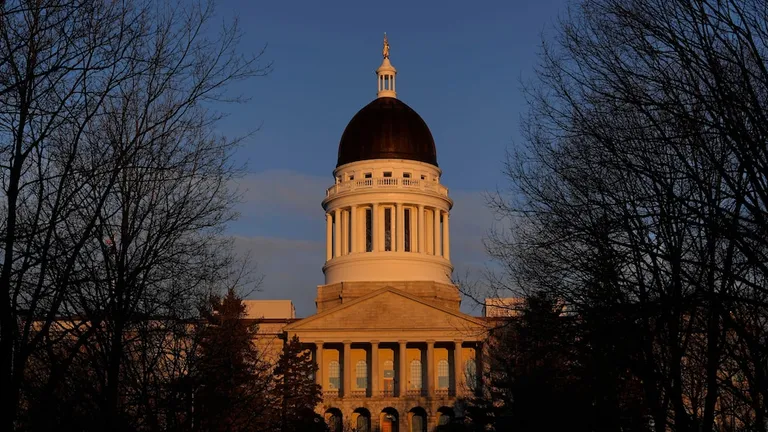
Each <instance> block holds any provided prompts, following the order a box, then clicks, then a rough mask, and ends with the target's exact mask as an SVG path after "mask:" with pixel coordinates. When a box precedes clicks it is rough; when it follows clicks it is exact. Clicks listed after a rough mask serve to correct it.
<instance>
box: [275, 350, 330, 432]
mask: <svg viewBox="0 0 768 432" xmlns="http://www.w3.org/2000/svg"><path fill="white" fill-rule="evenodd" d="M316 372H317V365H316V364H315V361H314V359H313V358H312V354H311V352H310V351H308V350H307V349H306V348H304V347H303V346H302V345H301V342H300V341H299V338H298V337H297V336H294V337H293V338H292V339H290V340H287V341H285V344H284V345H283V352H282V354H281V355H280V359H279V360H278V362H277V366H276V367H275V369H274V371H273V379H274V383H275V391H274V393H273V395H274V397H275V402H276V403H275V405H274V406H275V409H276V410H278V413H279V416H277V417H278V419H277V420H278V421H279V429H280V430H281V431H282V432H289V431H290V432H293V431H297V432H298V431H312V430H318V431H322V430H325V429H326V428H325V422H324V421H322V418H320V417H318V416H317V415H316V414H315V412H314V409H315V406H317V404H318V403H320V401H321V400H322V393H321V387H320V385H319V384H317V383H316V382H315V373H316ZM276 423H277V422H276ZM275 426H278V425H275Z"/></svg>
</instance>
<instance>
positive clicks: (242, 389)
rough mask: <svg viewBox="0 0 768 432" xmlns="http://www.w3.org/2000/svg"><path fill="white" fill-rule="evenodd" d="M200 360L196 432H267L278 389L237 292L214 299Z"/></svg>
mask: <svg viewBox="0 0 768 432" xmlns="http://www.w3.org/2000/svg"><path fill="white" fill-rule="evenodd" d="M203 316H204V318H205V323H204V324H203V325H202V327H201V328H200V331H199V340H198V343H199V345H200V349H199V357H198V358H197V359H196V361H194V363H193V367H194V372H193V385H194V386H195V393H194V409H195V413H194V429H195V430H200V431H206V432H207V431H227V432H239V431H256V430H263V424H264V419H265V414H266V410H267V407H268V406H269V405H270V403H269V397H268V395H269V394H270V390H271V387H272V381H271V376H270V374H269V364H267V363H266V362H265V361H264V360H263V359H262V358H261V357H260V353H259V351H258V350H257V347H256V344H255V343H254V342H253V339H254V335H255V333H256V330H257V325H256V324H255V323H252V322H249V321H248V320H246V319H244V318H245V305H244V304H243V302H242V299H240V298H239V297H238V296H237V294H236V293H235V292H234V290H231V289H230V290H229V291H228V292H227V295H226V296H225V297H224V298H223V299H220V298H218V297H215V296H214V297H212V298H211V299H210V301H209V304H208V305H207V307H206V308H205V309H204V311H203Z"/></svg>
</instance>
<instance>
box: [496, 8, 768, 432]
mask: <svg viewBox="0 0 768 432" xmlns="http://www.w3.org/2000/svg"><path fill="white" fill-rule="evenodd" d="M766 6H768V5H766V3H765V2H764V1H758V0H750V1H717V2H715V1H708V0H671V1H666V0H665V1H661V0H636V1H631V2H623V1H618V0H585V1H582V2H580V3H579V4H578V5H576V7H575V9H574V10H572V11H571V12H570V14H569V15H568V17H567V18H566V19H565V20H563V22H562V23H561V24H560V26H559V32H558V37H557V39H556V40H555V43H554V44H545V45H544V47H543V48H544V50H543V56H542V63H541V67H540V68H539V70H538V71H537V74H538V81H537V83H535V84H534V85H533V86H532V87H531V88H530V89H529V93H528V94H529V95H530V102H531V111H530V116H529V117H528V118H527V119H526V121H525V123H524V132H525V141H526V144H527V145H526V148H525V149H523V150H521V151H520V152H518V153H516V154H513V155H511V156H510V160H509V165H508V170H507V174H508V175H509V176H510V178H511V179H512V180H513V187H512V190H511V193H510V194H509V195H501V194H500V195H499V196H498V197H497V198H496V199H495V200H494V202H493V205H494V206H495V208H496V209H497V210H498V211H499V212H500V214H502V215H503V216H506V217H508V218H509V219H510V220H511V221H512V222H513V224H514V228H513V229H512V230H510V231H507V232H502V233H498V234H497V235H496V236H495V237H493V238H492V239H491V242H490V250H491V252H492V254H494V255H495V256H496V257H498V258H499V259H501V260H502V261H503V262H504V263H505V264H506V266H505V267H504V268H505V269H506V270H508V271H509V277H510V278H513V279H514V280H515V283H516V284H517V285H518V286H520V287H521V288H523V289H524V290H528V291H546V292H550V293H552V294H554V295H555V296H557V298H560V299H562V300H563V301H564V302H565V303H566V304H567V307H568V308H569V309H570V310H571V311H572V312H574V313H577V314H579V315H580V316H583V317H585V319H584V320H583V321H582V322H583V326H584V327H583V331H585V332H588V333H589V332H594V331H596V330H600V329H601V328H607V327H614V328H618V329H621V331H620V332H619V333H618V334H617V336H619V337H621V336H620V335H622V334H624V335H626V336H624V337H631V338H632V339H633V345H632V347H633V348H634V349H632V350H630V351H628V352H626V353H625V354H624V355H625V360H626V362H627V365H628V367H629V368H630V370H631V372H632V374H633V376H635V377H637V378H639V379H640V380H641V381H642V383H643V387H644V393H645V395H644V396H645V401H646V402H645V403H647V404H648V408H649V410H650V412H651V413H652V417H653V422H652V423H653V424H654V425H655V426H654V427H655V429H656V430H658V431H662V430H668V429H671V430H680V431H682V430H691V431H692V430H707V431H710V430H714V429H716V428H717V429H720V430H738V429H739V428H741V429H744V430H764V429H765V421H764V420H765V411H766V405H765V401H766V396H768V394H767V393H765V376H766V375H765V372H766V369H765V368H766V359H767V358H766V356H765V354H766V352H765V349H764V348H762V347H763V346H764V344H763V343H762V342H758V341H765V340H766V338H765V336H766V325H765V312H766V308H765V307H766V303H765V294H766V288H768V287H767V286H766V285H765V281H766V275H768V272H767V271H766V270H768V267H766V263H768V259H767V258H768V255H767V254H768V236H765V235H764V233H765V232H766V229H768V225H766V214H768V213H766V209H768V200H766V198H768V194H766V190H767V189H766V186H767V185H768V183H767V182H766V179H767V178H768V176H767V175H766V174H768V152H767V151H766V146H765V136H766V133H765V132H766V131H765V128H766V123H765V122H764V119H765V114H766V111H765V108H766V103H767V102H768V100H766V95H768V93H767V92H766V90H768V87H766V84H768V68H766V63H767V62H766V59H767V58H766V54H765V53H766V41H768V29H766V27H765V22H766V17H767V15H766V13H768V12H766V11H768V7H766ZM589 317H602V319H597V320H595V319H594V318H593V319H591V320H590V319H589ZM606 318H608V319H606Z"/></svg>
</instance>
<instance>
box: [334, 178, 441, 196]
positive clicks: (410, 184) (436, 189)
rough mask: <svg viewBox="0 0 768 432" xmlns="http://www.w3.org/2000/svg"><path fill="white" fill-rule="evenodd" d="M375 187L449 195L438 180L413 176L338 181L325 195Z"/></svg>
mask: <svg viewBox="0 0 768 432" xmlns="http://www.w3.org/2000/svg"><path fill="white" fill-rule="evenodd" d="M374 187H383V188H387V189H389V188H404V189H414V190H415V189H418V190H422V191H426V192H432V193H436V194H438V195H441V196H446V197H447V196H448V188H446V187H445V186H443V185H441V184H440V183H438V182H434V181H427V180H419V179H412V178H402V179H401V178H397V177H380V178H375V179H374V178H366V179H359V180H347V181H342V182H340V183H336V184H334V185H333V186H331V187H329V188H328V189H326V191H325V197H326V198H331V197H332V196H335V195H338V194H341V193H345V192H351V191H354V190H357V189H368V188H374Z"/></svg>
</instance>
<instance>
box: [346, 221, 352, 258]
mask: <svg viewBox="0 0 768 432" xmlns="http://www.w3.org/2000/svg"><path fill="white" fill-rule="evenodd" d="M344 215H345V216H346V220H345V221H344V231H345V232H346V234H347V235H346V236H345V237H346V239H344V240H345V241H344V243H346V247H347V253H348V254H350V253H352V224H351V222H352V210H349V213H347V212H344Z"/></svg>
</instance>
